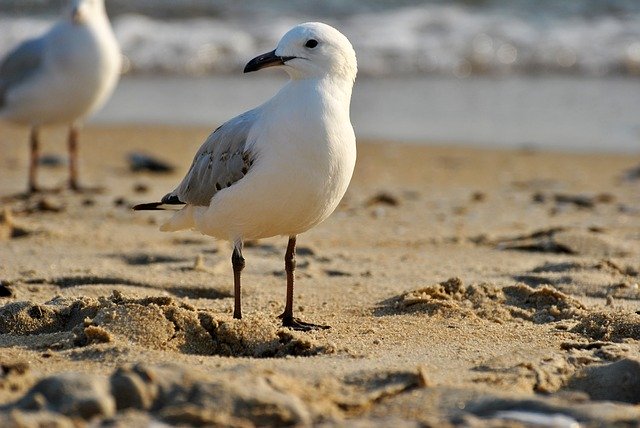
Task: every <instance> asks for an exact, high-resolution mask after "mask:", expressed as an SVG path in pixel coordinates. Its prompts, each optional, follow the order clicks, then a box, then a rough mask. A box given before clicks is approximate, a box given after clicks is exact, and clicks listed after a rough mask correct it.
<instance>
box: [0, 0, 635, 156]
mask: <svg viewBox="0 0 640 428" xmlns="http://www.w3.org/2000/svg"><path fill="white" fill-rule="evenodd" d="M66 3H67V2H66V1H64V0H54V1H46V0H0V36H1V37H0V55H3V54H4V53H6V52H7V51H9V50H10V49H11V48H12V47H13V46H15V45H16V44H17V43H19V42H20V41H21V40H24V39H26V38H28V37H32V36H34V35H37V34H40V33H42V32H44V31H46V29H47V28H48V27H49V26H50V25H51V24H52V23H53V22H54V21H55V19H56V17H57V15H58V14H59V12H60V10H62V9H63V8H64V6H65V4H66ZM106 3H107V8H108V12H109V15H110V17H111V20H112V23H113V25H114V30H115V33H116V36H117V38H118V40H119V42H120V44H121V47H122V50H123V54H124V55H125V57H126V61H125V64H126V70H125V71H126V76H125V77H124V78H123V80H122V81H121V84H120V85H119V87H118V89H117V90H116V93H115V95H114V97H113V98H112V100H111V101H110V102H109V103H108V104H107V106H106V107H105V109H104V110H102V111H101V112H99V113H98V114H97V115H96V117H94V118H93V120H94V121H95V122H98V123H127V122H128V123H147V124H189V125H205V126H210V127H212V128H213V127H215V126H217V125H219V124H220V123H222V122H224V121H225V120H226V119H228V118H230V117H232V116H233V115H236V114H238V113H240V112H242V111H244V110H246V109H248V108H251V107H253V106H255V105H256V104H258V103H260V102H262V101H264V100H265V99H267V98H268V97H270V96H271V95H272V94H273V93H274V92H275V91H276V90H277V89H278V87H279V86H281V85H282V84H283V79H282V76H280V74H281V73H280V74H278V73H275V72H273V71H266V72H265V73H259V74H255V73H252V74H251V75H247V76H243V75H242V69H243V67H244V64H245V63H246V62H247V61H248V60H249V59H251V58H253V57H254V56H256V55H257V54H259V53H262V52H266V51H268V50H271V49H273V47H274V46H275V44H276V42H277V41H278V39H279V38H280V37H281V36H282V34H283V33H284V32H286V31H287V30H288V29H289V28H290V27H291V26H293V25H295V24H296V23H299V22H304V21H311V20H320V21H325V22H327V23H330V24H332V25H334V26H336V27H337V28H339V29H340V30H341V31H342V32H344V33H345V34H346V35H347V36H348V37H349V39H350V40H351V41H352V43H353V45H354V47H355V49H356V52H357V55H358V65H359V75H358V76H359V77H358V81H357V83H356V88H355V90H354V97H353V103H352V118H353V122H354V125H355V128H356V132H357V133H358V135H359V136H360V137H361V138H374V139H385V140H390V141H403V142H420V143H436V144H438V143H441V144H464V145H472V146H478V145H484V146H493V147H495V146H499V147H530V148H544V149H556V150H576V151H616V152H628V153H638V152H640V115H639V114H638V112H640V0H509V1H504V0H453V1H444V0H431V1H428V0H369V1H348V0H326V1H316V0H243V1H238V0H215V1H214V0H106Z"/></svg>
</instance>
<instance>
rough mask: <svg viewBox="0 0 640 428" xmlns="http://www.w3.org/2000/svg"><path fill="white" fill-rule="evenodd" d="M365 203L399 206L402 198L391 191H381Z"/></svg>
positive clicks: (367, 204) (369, 205)
mask: <svg viewBox="0 0 640 428" xmlns="http://www.w3.org/2000/svg"><path fill="white" fill-rule="evenodd" d="M365 205H366V206H368V207H371V206H374V205H387V206H390V207H397V206H398V205H400V200H399V199H398V198H397V197H395V196H394V195H392V194H391V193H387V192H380V193H378V194H376V195H374V196H372V197H371V198H369V200H368V201H367V202H366V204H365Z"/></svg>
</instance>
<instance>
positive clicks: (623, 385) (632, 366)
mask: <svg viewBox="0 0 640 428" xmlns="http://www.w3.org/2000/svg"><path fill="white" fill-rule="evenodd" d="M567 388H568V389H574V390H579V391H584V392H586V393H587V394H589V397H591V399H592V400H606V401H621V402H625V403H630V404H638V403H640V361H639V360H634V359H628V358H625V359H623V360H620V361H616V362H615V363H610V364H605V365H598V366H593V367H586V368H584V369H583V370H581V371H580V372H578V373H577V374H576V375H575V376H574V377H573V378H572V379H571V381H570V382H569V384H568V385H567Z"/></svg>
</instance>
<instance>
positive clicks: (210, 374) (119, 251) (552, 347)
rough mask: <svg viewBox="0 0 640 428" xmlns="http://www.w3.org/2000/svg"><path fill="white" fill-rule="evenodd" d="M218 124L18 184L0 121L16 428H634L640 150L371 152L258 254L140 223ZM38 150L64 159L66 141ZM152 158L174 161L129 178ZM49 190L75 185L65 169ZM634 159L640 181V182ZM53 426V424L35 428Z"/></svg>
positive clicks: (6, 408) (105, 131) (2, 414)
mask: <svg viewBox="0 0 640 428" xmlns="http://www.w3.org/2000/svg"><path fill="white" fill-rule="evenodd" d="M208 133H209V129H206V128H196V127H158V126H153V127H150V126H149V127H140V126H91V127H89V128H87V129H86V131H85V132H84V133H83V137H82V138H83V141H82V144H81V159H82V164H81V177H82V180H83V182H84V184H85V185H92V186H94V185H95V186H101V187H103V188H104V190H103V191H102V192H101V193H95V192H89V193H84V194H73V193H69V192H67V191H59V192H56V191H51V192H46V193H44V194H42V195H36V196H33V197H30V198H26V199H25V198H20V197H18V196H12V195H16V194H18V193H19V192H21V191H22V190H23V189H24V187H25V184H26V183H25V182H26V164H27V153H28V151H27V145H26V131H25V130H22V129H18V128H9V127H6V126H3V127H2V128H0V153H1V155H0V171H1V174H0V183H1V185H0V193H1V195H0V197H2V208H3V215H2V216H3V217H2V222H1V223H0V240H1V241H0V281H1V285H0V347H1V348H2V349H1V352H0V425H2V426H7V427H9V426H25V427H27V426H29V427H31V426H44V425H46V424H50V425H46V426H59V427H66V426H88V425H89V424H92V425H91V426H115V427H130V426H150V424H154V423H155V424H156V425H153V426H163V425H161V423H164V424H167V425H181V426H237V427H245V426H254V425H263V426H264V425H277V426H282V425H297V426H308V425H322V426H381V427H382V426H391V425H394V426H478V427H484V426H535V425H533V424H534V423H538V424H542V425H538V426H552V425H553V424H556V425H553V426H577V425H571V424H573V423H580V424H581V426H605V425H606V426H611V425H617V426H635V424H636V423H637V421H638V420H640V409H639V408H638V406H637V404H638V403H639V402H640V398H639V397H640V347H639V346H638V345H639V344H640V315H638V310H639V309H640V307H639V305H638V301H639V299H640V290H639V289H638V283H639V282H640V262H639V260H640V232H639V231H640V192H639V191H638V189H639V187H638V186H639V185H640V181H639V180H640V177H639V175H640V174H639V173H638V172H637V168H638V165H639V163H640V158H639V157H638V156H637V155H636V156H630V155H607V154H598V155H590V154H563V153H558V152H540V151H531V150H491V149H472V148H461V147H446V146H438V145H429V146H409V145H401V144H396V143H393V144H390V143H388V142H384V141H377V142H376V141H359V146H358V163H357V167H356V172H355V176H354V178H353V181H352V183H351V186H350V188H349V191H348V193H347V196H346V197H345V199H344V200H343V202H342V203H341V205H340V207H339V208H338V210H337V211H336V212H335V213H334V214H333V215H332V216H331V217H330V219H329V220H327V221H326V222H325V223H324V224H322V225H321V226H319V227H317V228H315V229H313V230H311V231H310V232H308V233H306V234H304V235H301V236H300V237H299V239H298V243H299V255H298V270H297V288H296V301H295V303H296V306H297V308H296V310H297V312H298V313H299V314H300V315H301V316H302V317H303V318H304V319H305V320H307V321H311V322H316V323H321V324H328V325H330V326H331V329H329V330H324V331H314V332H309V333H302V332H295V331H291V330H288V329H283V328H281V327H280V323H279V321H278V320H277V315H278V314H280V313H281V311H282V308H283V303H284V293H285V283H284V275H283V269H284V263H283V255H284V250H285V245H286V239H285V238H278V239H269V240H264V241H259V242H253V243H250V245H248V246H247V249H246V251H245V258H246V261H247V268H246V270H245V275H244V284H243V285H244V287H243V293H244V294H243V298H244V308H243V309H244V310H245V318H244V319H243V320H241V321H238V320H233V319H232V316H231V310H232V306H233V297H232V276H231V264H230V260H229V259H230V254H231V251H230V248H229V246H228V244H226V243H223V242H215V241H214V240H213V239H211V238H208V237H206V236H202V235H200V234H198V233H195V232H181V233H173V234H166V233H161V232H159V231H158V226H159V224H160V223H161V222H162V221H163V218H166V217H167V216H168V215H170V214H168V213H164V212H152V213H148V212H144V213H140V212H133V211H132V210H131V209H130V207H131V206H132V205H133V204H136V203H140V202H147V201H152V200H156V199H158V198H159V197H161V196H162V195H163V194H164V193H165V192H166V191H168V190H170V189H172V188H173V187H174V185H175V184H176V183H177V182H178V180H179V179H180V178H181V177H182V175H183V174H184V172H185V171H186V169H187V167H188V165H189V163H190V161H191V156H192V153H194V152H195V150H196V149H197V147H198V146H199V145H200V142H201V141H202V140H203V139H204V138H205V137H206V135H207V134H208ZM43 141H46V143H44V149H43V152H44V153H45V154H52V155H53V156H52V158H53V160H60V159H62V160H63V161H64V149H65V148H64V143H63V142H64V134H63V133H62V131H55V130H53V131H48V132H46V133H45V135H44V138H43ZM134 151H138V152H145V153H148V154H152V155H154V156H157V157H158V158H160V159H162V160H165V161H167V162H168V163H170V164H172V165H173V166H174V167H175V170H174V171H173V172H171V173H151V172H133V171H131V169H130V167H129V165H128V163H127V162H128V161H127V156H128V154H129V153H131V152H134ZM50 163H52V164H54V165H53V166H44V167H43V168H42V169H41V176H40V178H41V182H42V184H43V186H44V187H45V188H49V189H55V188H58V187H60V186H61V185H62V184H64V179H65V177H66V166H65V165H64V164H63V162H62V164H58V165H55V164H56V162H50ZM634 168H635V172H634ZM39 424H40V425H39Z"/></svg>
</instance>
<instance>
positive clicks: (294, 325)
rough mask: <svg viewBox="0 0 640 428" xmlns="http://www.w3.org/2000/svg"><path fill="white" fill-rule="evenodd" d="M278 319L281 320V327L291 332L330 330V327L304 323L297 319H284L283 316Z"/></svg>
mask: <svg viewBox="0 0 640 428" xmlns="http://www.w3.org/2000/svg"><path fill="white" fill-rule="evenodd" d="M278 318H280V319H282V326H283V327H288V328H290V329H292V330H297V331H311V330H327V329H330V328H331V326H328V325H321V324H313V323H310V322H304V321H302V320H300V319H299V318H294V317H285V316H284V314H282V315H280V316H279V317H278Z"/></svg>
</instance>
